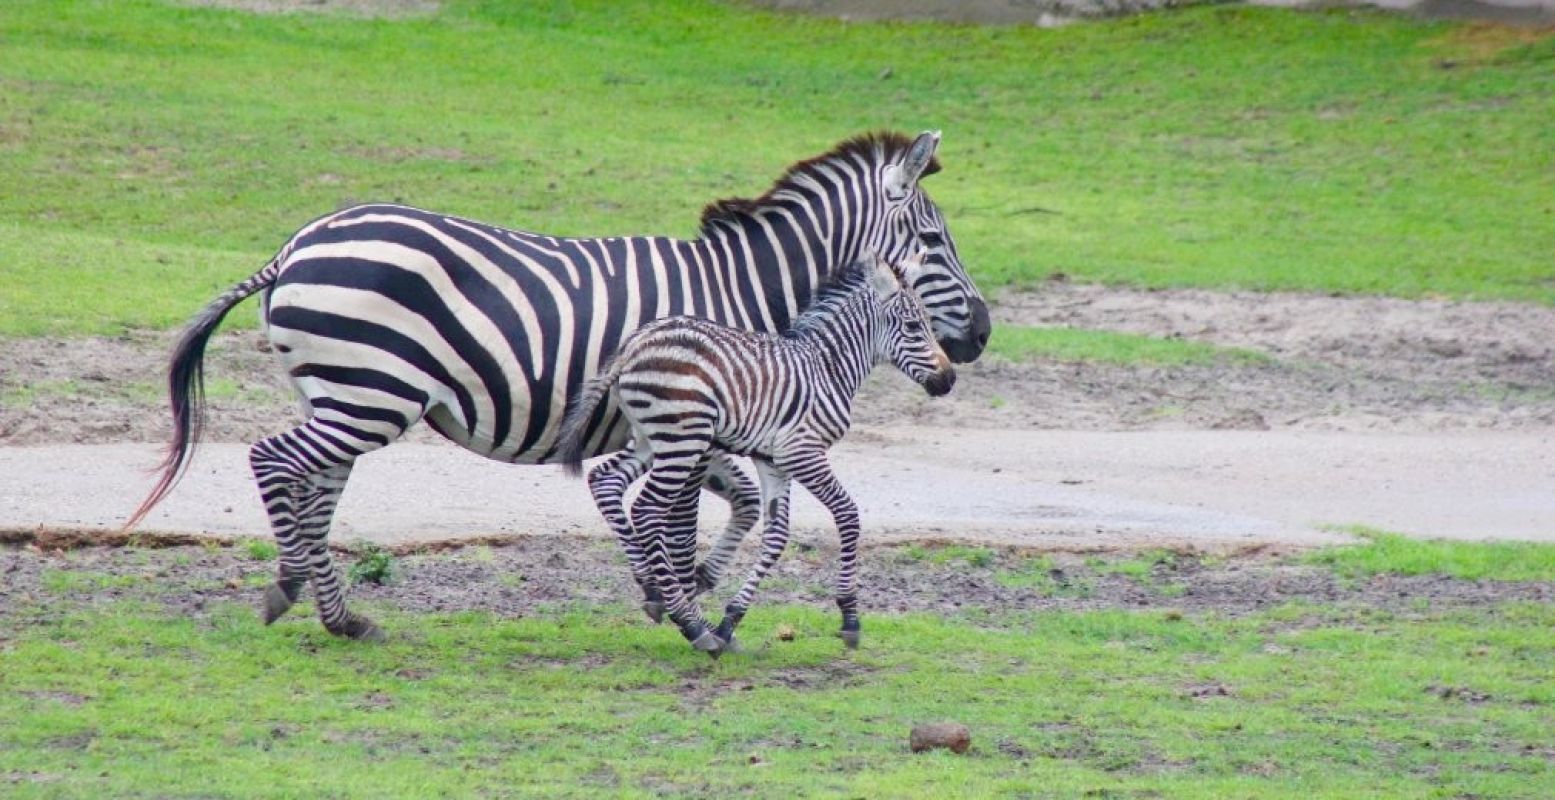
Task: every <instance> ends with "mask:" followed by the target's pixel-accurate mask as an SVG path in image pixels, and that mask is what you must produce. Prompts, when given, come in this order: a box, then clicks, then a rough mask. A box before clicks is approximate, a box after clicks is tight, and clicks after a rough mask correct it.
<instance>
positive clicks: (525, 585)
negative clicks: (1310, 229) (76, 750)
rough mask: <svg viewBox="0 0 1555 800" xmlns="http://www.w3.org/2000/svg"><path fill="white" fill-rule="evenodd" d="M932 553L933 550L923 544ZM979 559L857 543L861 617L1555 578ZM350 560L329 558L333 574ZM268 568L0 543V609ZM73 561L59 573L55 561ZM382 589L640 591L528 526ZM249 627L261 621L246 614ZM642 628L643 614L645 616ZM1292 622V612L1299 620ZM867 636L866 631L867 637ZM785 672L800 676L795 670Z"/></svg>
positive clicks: (426, 597) (585, 551)
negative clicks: (1134, 570) (1138, 569)
mask: <svg viewBox="0 0 1555 800" xmlns="http://www.w3.org/2000/svg"><path fill="white" fill-rule="evenodd" d="M929 552H930V553H933V552H935V551H932V550H931V551H929ZM980 552H984V554H983V555H980V556H979V557H978V558H977V559H975V562H976V563H972V562H969V561H967V560H965V559H954V558H952V559H944V558H941V559H936V558H934V557H924V556H923V551H922V550H921V549H917V548H910V547H891V546H883V547H874V548H867V549H865V550H864V552H863V553H862V555H861V560H860V576H861V589H860V592H859V600H860V605H861V607H862V609H863V610H864V611H865V630H866V631H867V630H868V614H870V613H880V612H921V611H927V612H933V613H940V614H949V615H955V616H960V617H965V618H967V619H970V620H972V621H973V622H975V621H976V619H977V616H978V615H980V614H984V613H1001V612H1012V611H1041V610H1092V609H1145V610H1150V609H1154V610H1160V611H1164V612H1166V613H1167V614H1168V615H1169V616H1170V615H1182V614H1196V613H1214V614H1219V615H1224V616H1240V615H1246V614H1250V613H1255V612H1258V611H1260V610H1264V609H1269V608H1273V607H1276V606H1280V605H1284V604H1287V603H1291V602H1298V601H1299V602H1305V603H1312V604H1324V605H1332V604H1338V605H1343V606H1349V607H1353V608H1356V609H1361V610H1364V611H1365V613H1368V614H1375V613H1394V614H1406V615H1408V614H1420V613H1424V612H1426V611H1432V612H1436V611H1441V610H1445V609H1452V608H1461V607H1472V606H1483V605H1487V604H1495V603H1501V602H1507V601H1521V602H1537V603H1549V602H1555V584H1551V583H1538V582H1523V583H1513V582H1495V581H1468V580H1459V579H1454V578H1446V577H1441V576H1421V577H1403V576H1390V575H1378V576H1375V577H1371V578H1364V579H1345V578H1341V577H1338V576H1336V575H1334V574H1333V573H1332V572H1330V571H1328V570H1326V569H1324V568H1322V567H1317V566H1304V565H1295V564H1291V563H1288V562H1287V561H1286V560H1284V559H1281V558H1278V557H1271V556H1262V555H1251V556H1238V557H1232V558H1229V559H1215V560H1213V561H1205V560H1201V559H1200V558H1198V557H1196V556H1193V555H1180V556H1177V557H1175V558H1173V559H1170V560H1168V561H1165V562H1163V563H1158V564H1156V565H1155V566H1154V567H1153V568H1152V569H1151V571H1150V572H1149V573H1148V574H1147V575H1143V576H1140V577H1131V576H1129V575H1126V574H1121V573H1120V572H1118V571H1117V570H1114V569H1110V568H1109V567H1108V566H1107V563H1108V562H1097V561H1096V560H1094V559H1093V560H1089V561H1088V560H1086V559H1085V558H1083V557H1081V556H1078V555H1065V554H1061V553H1059V554H1047V555H1045V556H1042V557H1041V558H1040V560H1039V559H1037V558H1035V557H1033V556H1032V555H1031V554H1028V553H1024V552H1021V551H1017V550H1012V549H1011V550H997V549H995V550H987V551H980ZM754 557H755V554H754V553H753V552H750V551H749V550H748V549H747V550H746V551H744V552H742V555H741V557H740V558H739V559H737V561H736V563H735V565H734V566H735V571H733V572H731V573H730V577H726V578H725V580H724V585H723V586H720V587H719V589H718V590H716V591H715V592H714V593H713V595H712V596H711V597H708V598H704V599H703V607H704V608H705V609H707V610H708V612H709V613H712V614H714V615H716V614H717V612H718V610H719V609H721V608H722V606H723V604H724V603H725V602H727V600H728V599H729V597H730V596H732V594H733V593H734V592H735V591H736V590H738V588H739V587H738V583H739V582H740V581H741V580H743V577H744V571H745V570H746V569H747V568H748V567H749V565H750V564H751V562H752V561H753V560H754ZM836 557H837V554H836V551H835V549H834V548H826V547H809V548H806V547H802V546H801V547H796V548H794V550H792V551H790V552H789V553H788V554H787V555H786V556H785V557H784V559H783V560H782V561H781V562H779V564H778V566H777V568H776V569H774V570H773V571H772V572H771V573H769V575H768V577H767V579H766V581H764V582H763V584H762V587H761V592H760V596H759V599H758V601H757V604H756V607H755V608H754V609H753V610H752V613H760V609H761V607H763V606H771V605H774V604H779V603H813V604H815V605H816V606H818V607H820V608H823V609H826V610H828V611H832V610H835V609H834V606H833V604H832V598H831V593H832V585H833V584H832V582H833V580H834V575H835V566H836ZM349 561H350V558H349V557H348V556H347V557H342V558H338V559H337V565H338V566H339V567H340V568H341V569H342V570H343V569H344V568H345V566H346V565H347V564H348V563H349ZM273 570H274V564H273V563H272V562H270V561H267V560H266V561H261V560H256V559H254V558H253V557H251V556H249V555H248V553H247V551H246V549H245V548H243V547H220V546H214V545H210V546H183V547H172V548H165V549H157V550H146V549H139V548H108V547H93V548H86V549H82V550H75V551H70V552H57V551H44V550H42V549H40V548H37V547H35V546H24V547H16V546H6V547H0V621H4V620H6V619H7V617H12V616H13V615H17V616H16V620H17V621H19V620H20V619H21V616H28V615H36V614H40V613H43V614H49V615H54V614H65V613H71V612H72V611H73V610H79V609H80V608H82V607H92V606H97V605H102V604H107V603H111V602H116V601H119V600H137V601H144V602H149V603H152V604H158V605H161V606H163V607H165V608H166V609H168V611H169V612H170V613H174V614H178V615H188V616H194V617H200V616H203V615H204V614H206V613H207V608H208V606H210V605H211V604H213V603H217V602H239V603H252V604H255V606H256V608H257V603H258V601H259V597H260V591H261V588H262V587H263V586H264V585H265V584H266V583H267V582H268V581H269V580H270V579H271V576H272V574H273ZM64 572H68V573H75V576H74V577H72V578H70V579H63V578H62V577H61V574H60V573H64ZM395 575H396V577H395V579H394V580H393V581H391V582H390V583H388V584H386V585H374V584H365V585H360V586H355V587H352V589H351V597H352V599H353V601H356V602H363V603H367V604H371V605H376V606H380V607H385V606H386V607H391V608H395V609H398V610H400V611H404V612H418V613H421V612H456V611H486V612H491V613H494V614H498V615H501V616H509V617H521V616H524V615H527V614H549V613H555V612H556V611H557V610H558V609H564V608H569V607H573V606H575V605H577V604H580V603H581V604H602V605H614V604H623V603H631V602H635V600H636V599H637V597H638V592H637V589H636V586H635V585H634V584H633V583H632V581H631V578H630V575H629V573H628V571H627V568H626V566H625V561H624V559H623V558H622V556H621V555H620V552H619V549H618V547H617V546H616V544H615V543H614V542H611V541H607V540H601V539H577V538H570V537H555V536H536V537H521V538H516V539H514V540H513V541H512V543H511V544H509V545H506V546H502V547H472V548H466V549H463V550H456V551H448V552H440V553H430V554H425V555H414V556H406V557H403V558H400V559H398V560H397V561H396V564H395ZM255 624H256V625H257V624H258V623H257V621H256V623H255ZM645 624H646V621H645ZM1292 624H1300V621H1299V620H1298V621H1294V622H1293V623H1292ZM866 638H867V636H866ZM793 679H794V680H795V681H802V680H807V679H808V676H805V675H797V674H796V675H795V676H793Z"/></svg>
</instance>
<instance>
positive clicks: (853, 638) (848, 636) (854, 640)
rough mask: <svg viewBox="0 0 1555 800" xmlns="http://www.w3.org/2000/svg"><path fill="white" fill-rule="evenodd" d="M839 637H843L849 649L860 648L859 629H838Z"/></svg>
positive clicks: (843, 641) (844, 643)
mask: <svg viewBox="0 0 1555 800" xmlns="http://www.w3.org/2000/svg"><path fill="white" fill-rule="evenodd" d="M837 637H838V638H840V639H842V643H843V645H845V646H846V647H847V648H848V649H849V650H857V649H858V640H859V632H858V631H837Z"/></svg>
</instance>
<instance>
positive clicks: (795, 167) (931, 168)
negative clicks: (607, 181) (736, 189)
mask: <svg viewBox="0 0 1555 800" xmlns="http://www.w3.org/2000/svg"><path fill="white" fill-rule="evenodd" d="M912 143H913V137H911V136H907V135H905V134H902V133H898V132H896V131H874V132H871V133H864V134H860V135H858V136H855V137H853V138H851V139H846V140H844V141H842V142H841V143H839V144H838V145H837V146H836V147H833V148H832V149H830V150H828V151H826V152H825V153H822V154H821V155H818V156H816V157H814V158H807V159H805V160H803V161H799V162H795V163H794V164H791V165H790V166H789V167H788V169H786V170H784V171H783V175H782V176H781V177H779V178H778V179H777V181H776V182H775V183H773V184H772V187H771V188H770V189H767V191H766V192H764V193H763V194H762V195H761V196H760V197H758V198H756V199H754V200H752V199H750V198H746V197H729V198H725V199H723V200H714V201H713V202H711V203H708V204H707V207H706V208H704V209H702V223H701V234H702V235H703V236H706V235H708V234H709V233H711V232H713V230H714V228H715V227H716V226H717V224H718V223H731V224H739V222H740V221H741V220H743V219H746V218H748V217H750V216H751V215H753V214H755V213H756V211H758V210H759V209H761V208H762V207H763V206H766V205H769V204H770V203H772V198H773V195H775V194H777V193H778V192H781V191H783V190H784V189H793V188H797V186H798V183H799V179H800V178H802V177H804V176H806V175H812V174H816V173H817V171H818V169H819V168H820V166H822V165H824V164H828V163H832V162H835V161H842V160H850V159H854V158H863V159H864V160H866V161H873V162H876V163H881V164H887V163H891V162H893V161H900V160H901V159H902V158H903V157H904V156H906V155H907V151H908V150H909V149H911V148H912ZM939 169H940V166H939V158H938V157H931V158H930V159H929V165H928V166H927V167H925V168H924V170H923V176H929V175H933V174H934V173H936V172H939Z"/></svg>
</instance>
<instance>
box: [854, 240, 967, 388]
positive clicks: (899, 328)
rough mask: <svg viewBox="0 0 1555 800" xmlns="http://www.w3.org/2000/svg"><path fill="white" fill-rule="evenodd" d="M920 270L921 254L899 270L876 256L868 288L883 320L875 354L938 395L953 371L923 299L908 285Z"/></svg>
mask: <svg viewBox="0 0 1555 800" xmlns="http://www.w3.org/2000/svg"><path fill="white" fill-rule="evenodd" d="M923 269H924V266H923V253H922V252H919V253H918V254H917V255H914V256H912V257H911V258H909V259H907V260H906V261H905V262H903V263H902V265H901V269H900V271H898V270H896V269H893V268H892V267H891V265H890V264H888V263H886V262H885V261H884V260H883V259H878V258H877V259H876V260H875V264H874V267H873V269H872V271H871V273H870V287H871V288H872V289H874V292H875V296H876V297H877V298H879V300H880V309H881V312H882V313H881V317H882V319H883V320H884V321H885V325H884V326H882V328H881V330H880V332H879V335H878V336H877V338H876V343H875V347H876V348H877V350H876V355H877V356H878V357H880V358H882V359H888V360H889V361H890V362H891V363H892V364H895V365H896V368H897V369H899V370H901V371H902V372H903V373H904V374H905V375H906V376H907V377H909V378H912V379H913V380H914V381H915V382H917V383H918V385H919V386H922V387H923V389H924V391H926V392H928V393H929V394H931V395H933V396H935V397H939V396H940V395H943V394H945V393H946V392H949V391H950V388H951V387H952V386H955V385H956V370H955V368H954V367H952V366H951V364H950V359H949V358H947V357H946V355H945V351H944V350H943V349H941V348H940V345H939V342H938V341H937V340H936V339H935V338H934V330H933V328H932V327H931V326H930V324H929V314H928V311H927V310H925V309H924V307H923V300H922V299H921V298H919V297H918V293H917V292H914V291H913V290H912V289H911V288H910V287H911V286H912V285H913V282H914V280H915V279H916V278H917V277H918V274H919V273H920V272H922V270H923Z"/></svg>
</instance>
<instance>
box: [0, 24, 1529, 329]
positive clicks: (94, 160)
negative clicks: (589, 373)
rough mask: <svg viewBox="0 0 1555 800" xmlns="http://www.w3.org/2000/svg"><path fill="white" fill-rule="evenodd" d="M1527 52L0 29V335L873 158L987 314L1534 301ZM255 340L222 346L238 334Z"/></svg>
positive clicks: (154, 316)
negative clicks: (912, 134) (385, 231)
mask: <svg viewBox="0 0 1555 800" xmlns="http://www.w3.org/2000/svg"><path fill="white" fill-rule="evenodd" d="M1552 59H1555V39H1551V38H1550V37H1549V35H1548V33H1547V32H1546V33H1537V32H1533V33H1530V32H1519V31H1515V30H1510V29H1496V28H1480V27H1470V26H1463V25H1453V24H1446V23H1424V22H1418V21H1414V20H1408V19H1403V18H1398V17H1388V16H1384V15H1379V14H1372V13H1366V12H1359V11H1331V12H1320V13H1296V12H1290V11H1282V10H1273V9H1245V8H1229V7H1220V8H1196V9H1189V10H1185V11H1181V12H1173V13H1162V14H1153V15H1147V16H1142V17H1138V18H1132V19H1126V20H1119V21H1111V22H1103V23H1094V24H1082V25H1074V26H1070V27H1066V28H1062V29H1057V30H1038V29H1033V28H1015V27H1011V28H976V27H969V26H947V25H931V24H860V23H843V22H838V21H833V20H825V19H811V18H804V17H799V16H789V15H775V14H769V13H765V12H759V11H755V10H751V9H748V8H744V7H739V6H725V5H717V4H708V3H702V2H690V0H676V1H674V2H655V3H648V2H632V3H605V2H553V3H524V4H518V3H498V2H475V1H474V0H463V1H460V0H456V1H455V2H449V3H446V4H445V5H444V8H443V9H442V10H441V11H440V12H439V13H437V14H436V15H434V16H431V17H425V18H412V19H401V20H382V19H379V20H363V19H356V18H349V17H332V16H320V15H308V14H297V15H288V16H256V15H252V14H246V13H242V12H234V11H222V10H214V9H206V8H189V7H183V6H179V5H176V4H172V3H165V2H149V1H148V0H115V2H107V1H106V0H98V1H97V2H91V1H85V0H83V1H81V2H72V1H69V0H12V1H11V2H7V3H5V4H3V5H0V186H4V187H6V189H5V191H0V334H8V335H33V334H44V333H53V334H69V333H81V332H91V333H107V332H113V331H115V330H119V329H122V328H124V327H167V326H171V325H174V324H177V323H178V322H179V321H181V320H182V319H184V318H185V317H186V316H187V315H188V314H189V313H190V312H191V311H192V310H193V309H195V308H196V307H198V306H199V305H200V304H201V303H202V302H203V301H204V300H205V299H207V298H208V297H209V296H210V295H211V294H213V293H214V292H216V291H218V290H219V289H220V288H222V287H224V286H225V285H227V284H228V283H229V282H231V281H234V280H236V279H237V278H239V277H240V276H242V275H245V274H247V273H248V272H249V271H251V270H253V269H255V268H257V267H258V265H259V264H261V263H262V262H263V260H264V259H265V258H266V257H268V255H269V254H271V253H272V252H273V251H274V249H275V248H276V247H277V246H278V245H279V244H280V242H281V241H283V240H284V238H285V237H286V236H287V235H288V234H289V233H291V232H292V231H293V230H295V229H296V228H297V227H299V226H300V225H301V224H303V223H304V222H306V221H307V220H309V219H311V218H312V217H314V216H317V215H319V214H322V213H325V212H328V211H331V210H333V209H334V208H336V207H338V206H339V205H341V204H343V203H347V202H351V201H359V200H400V201H404V202H408V203H413V204H418V205H424V206H431V207H436V208H439V209H446V210H448V211H450V212H455V213H460V214H464V215H468V216H473V217H477V218H481V219H486V220H490V221H494V222H500V223H505V224H510V225H513V226H517V227H524V228H529V229H535V230H544V231H549V232H556V233H561V234H607V233H624V232H657V233H667V234H675V235H689V234H691V233H692V232H694V230H695V221H696V217H697V214H698V211H699V209H700V208H701V206H702V205H703V204H704V203H706V202H707V201H709V200H711V199H714V198H717V197H721V196H728V195H734V194H741V195H753V194H756V193H758V192H760V191H761V190H763V189H764V188H765V187H766V186H767V185H768V184H769V183H770V181H771V180H772V179H773V178H774V177H776V175H777V174H778V172H779V171H780V170H781V169H782V168H783V167H784V166H785V165H786V164H787V163H789V162H790V161H792V160H795V159H797V158H800V157H804V156H808V155H812V154H815V153H817V152H819V151H821V150H824V149H825V148H827V147H829V146H830V145H831V144H833V143H835V142H836V141H837V140H839V139H841V138H843V137H845V136H848V135H851V134H853V133H856V132H859V131H863V130H867V129H872V128H879V127H894V128H900V129H905V130H908V131H912V130H918V129H923V128H931V127H932V128H940V129H943V130H944V132H945V144H944V149H943V153H942V156H943V160H944V163H945V165H946V170H945V172H944V173H943V174H942V175H939V176H936V177H934V178H932V179H931V180H930V182H929V183H928V185H929V187H930V189H931V191H932V193H933V194H934V196H935V197H936V198H937V199H938V200H939V201H940V203H941V205H942V206H943V208H944V209H945V211H946V213H947V214H948V215H949V218H950V220H951V222H952V227H953V230H954V231H955V233H956V235H957V238H958V241H959V243H960V245H961V248H962V250H963V255H964V257H965V259H966V261H967V263H968V264H969V265H970V267H971V269H972V271H973V273H974V274H975V276H976V277H977V278H978V279H979V280H980V281H981V282H982V283H983V284H984V285H985V286H987V287H990V288H992V287H997V286H1002V285H1009V284H1016V285H1019V284H1026V283H1030V282H1033V281H1036V280H1039V279H1041V278H1042V277H1043V276H1045V275H1047V274H1049V273H1052V272H1058V271H1061V272H1064V273H1066V274H1068V275H1070V276H1071V277H1073V278H1074V279H1076V280H1087V281H1108V282H1118V283H1128V284H1137V285H1146V286H1175V285H1194V286H1215V287H1246V288H1255V289H1299V290H1314V291H1340V292H1381V293H1391V294H1401V295H1410V296H1415V295H1432V294H1443V295H1450V296H1462V297H1494V298H1517V299H1527V300H1534V301H1540V302H1550V301H1551V300H1555V272H1552V270H1551V267H1550V263H1549V253H1550V252H1552V251H1555V222H1552V220H1555V218H1552V217H1551V213H1552V208H1551V200H1550V198H1551V197H1555V127H1552V126H1551V125H1549V124H1548V121H1549V120H1550V119H1551V118H1555V93H1552V92H1550V91H1549V81H1550V78H1551V75H1552V72H1555V60H1552ZM234 318H235V319H236V321H237V324H240V325H248V324H252V315H249V314H238V315H234Z"/></svg>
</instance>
